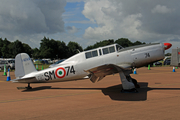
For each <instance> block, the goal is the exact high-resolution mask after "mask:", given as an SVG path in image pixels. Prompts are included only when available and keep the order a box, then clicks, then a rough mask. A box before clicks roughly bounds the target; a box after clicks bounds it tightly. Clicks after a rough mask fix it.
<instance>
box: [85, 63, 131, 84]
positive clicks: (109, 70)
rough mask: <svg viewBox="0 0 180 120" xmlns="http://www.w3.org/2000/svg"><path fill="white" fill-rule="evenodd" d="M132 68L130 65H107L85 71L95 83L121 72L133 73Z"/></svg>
mask: <svg viewBox="0 0 180 120" xmlns="http://www.w3.org/2000/svg"><path fill="white" fill-rule="evenodd" d="M130 67H131V66H130V65H128V64H122V65H120V66H117V65H114V64H105V65H101V66H98V67H95V68H91V69H89V70H84V71H85V72H88V73H89V75H88V76H89V78H90V80H91V81H92V82H93V83H95V82H98V81H100V80H102V79H103V78H104V77H105V76H106V75H111V74H116V73H120V72H124V73H127V72H128V73H132V71H131V69H130Z"/></svg>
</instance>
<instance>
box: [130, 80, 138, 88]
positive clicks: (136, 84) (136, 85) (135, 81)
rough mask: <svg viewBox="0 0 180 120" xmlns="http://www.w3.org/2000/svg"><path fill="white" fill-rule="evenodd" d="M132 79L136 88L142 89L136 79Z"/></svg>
mask: <svg viewBox="0 0 180 120" xmlns="http://www.w3.org/2000/svg"><path fill="white" fill-rule="evenodd" d="M131 79H132V82H133V84H134V86H135V87H136V88H140V85H139V84H138V82H137V80H136V79H134V78H131Z"/></svg>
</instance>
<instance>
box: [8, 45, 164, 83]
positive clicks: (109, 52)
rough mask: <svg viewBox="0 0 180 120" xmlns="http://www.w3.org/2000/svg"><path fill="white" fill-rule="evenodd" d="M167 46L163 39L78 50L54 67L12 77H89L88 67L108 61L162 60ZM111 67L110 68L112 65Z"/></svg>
mask: <svg viewBox="0 0 180 120" xmlns="http://www.w3.org/2000/svg"><path fill="white" fill-rule="evenodd" d="M164 48H165V46H164V44H160V43H154V44H144V45H138V46H133V47H127V48H122V47H121V46H119V45H118V44H113V45H108V46H105V47H99V48H97V49H93V50H89V51H84V52H81V53H78V54H76V55H74V56H72V57H70V58H69V59H67V60H65V61H63V62H62V63H60V64H58V65H57V66H56V67H53V68H48V69H44V70H41V71H35V70H34V68H33V70H31V72H25V73H24V75H18V74H15V75H16V77H17V79H15V80H12V82H21V83H38V82H60V81H68V80H78V79H83V78H88V77H87V76H88V75H89V73H88V72H87V71H88V70H90V69H93V68H96V67H98V66H103V65H108V64H113V65H116V66H119V67H120V68H123V69H131V68H138V67H142V66H144V65H147V64H149V63H152V62H155V61H159V60H162V59H163V58H164V51H165V49H164ZM24 54H25V53H24ZM28 57H29V56H28V55H24V57H22V61H23V65H22V66H23V67H24V69H27V71H28V68H30V67H32V65H31V61H30V59H29V58H28ZM17 66H18V64H16V68H18V67H17ZM108 69H109V70H110V69H111V68H108ZM16 71H17V70H16ZM16 71H15V73H18V72H19V73H20V74H21V71H17V72H16ZM94 73H95V71H94ZM116 73H117V72H116ZM113 74H114V72H113Z"/></svg>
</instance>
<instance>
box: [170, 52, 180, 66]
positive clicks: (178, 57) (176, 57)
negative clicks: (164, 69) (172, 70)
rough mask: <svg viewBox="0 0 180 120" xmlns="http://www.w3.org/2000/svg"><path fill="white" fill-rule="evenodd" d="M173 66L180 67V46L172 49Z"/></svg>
mask: <svg viewBox="0 0 180 120" xmlns="http://www.w3.org/2000/svg"><path fill="white" fill-rule="evenodd" d="M171 66H175V67H180V48H175V49H172V54H171Z"/></svg>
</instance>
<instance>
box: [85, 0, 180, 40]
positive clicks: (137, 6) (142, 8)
mask: <svg viewBox="0 0 180 120" xmlns="http://www.w3.org/2000/svg"><path fill="white" fill-rule="evenodd" d="M178 3H179V2H178V1H177V0H172V1H168V0H159V1H157V0H151V1H147V0H141V1H139V0H133V1H124V0H87V1H86V2H85V6H84V10H83V12H82V13H83V14H84V16H85V17H86V18H88V19H89V20H90V21H92V22H94V23H96V24H97V26H96V27H91V26H90V27H88V28H87V29H86V30H85V34H84V38H85V39H89V44H90V43H91V44H94V43H95V42H96V41H101V40H104V39H115V40H116V39H118V38H122V37H126V38H128V39H130V40H131V41H136V40H139V41H142V42H147V43H149V42H170V40H169V38H171V37H173V36H174V35H177V36H180V35H179V33H180V24H179V19H180V15H179V11H180V8H179V6H178ZM162 4H163V5H162ZM172 8H173V9H172ZM155 13H159V14H155Z"/></svg>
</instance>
